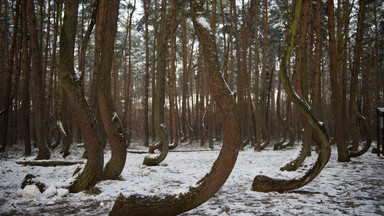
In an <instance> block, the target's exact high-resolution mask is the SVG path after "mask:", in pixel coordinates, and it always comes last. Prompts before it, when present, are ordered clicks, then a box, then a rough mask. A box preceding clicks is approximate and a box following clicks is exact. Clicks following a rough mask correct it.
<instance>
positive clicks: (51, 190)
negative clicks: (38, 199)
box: [43, 185, 57, 198]
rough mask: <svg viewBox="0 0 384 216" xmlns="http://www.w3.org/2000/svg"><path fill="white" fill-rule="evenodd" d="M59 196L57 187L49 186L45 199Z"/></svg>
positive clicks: (45, 192)
mask: <svg viewBox="0 0 384 216" xmlns="http://www.w3.org/2000/svg"><path fill="white" fill-rule="evenodd" d="M56 194H57V189H56V187H55V186H53V185H51V186H49V187H48V188H47V189H46V190H45V191H44V192H43V195H44V197H45V198H51V197H53V196H55V195H56Z"/></svg>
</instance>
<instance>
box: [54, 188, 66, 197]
mask: <svg viewBox="0 0 384 216" xmlns="http://www.w3.org/2000/svg"><path fill="white" fill-rule="evenodd" d="M68 194H69V190H68V189H64V188H60V189H57V197H59V198H61V197H66V196H67V195H68Z"/></svg>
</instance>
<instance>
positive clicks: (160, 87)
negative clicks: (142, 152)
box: [143, 0, 169, 166]
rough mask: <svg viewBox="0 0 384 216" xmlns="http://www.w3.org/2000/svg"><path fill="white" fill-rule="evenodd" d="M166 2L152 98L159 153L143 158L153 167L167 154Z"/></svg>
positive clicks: (162, 17)
mask: <svg viewBox="0 0 384 216" xmlns="http://www.w3.org/2000/svg"><path fill="white" fill-rule="evenodd" d="M166 23H167V21H166V2H165V0H163V1H162V5H161V21H160V25H161V26H160V32H159V39H158V41H157V54H158V57H157V58H158V61H157V74H156V95H155V98H154V105H155V110H154V111H155V113H154V115H155V125H156V129H157V133H158V134H159V136H160V140H161V141H160V142H161V143H160V145H161V153H160V154H159V155H157V156H156V157H145V158H144V161H143V164H144V165H147V166H155V165H158V164H159V163H161V162H162V161H163V160H164V159H165V158H166V156H167V154H168V145H169V141H168V135H167V132H166V128H165V123H164V104H165V73H166V65H167V64H166V60H167V58H166V54H167V50H168V48H167V31H166Z"/></svg>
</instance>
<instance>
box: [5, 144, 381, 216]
mask: <svg viewBox="0 0 384 216" xmlns="http://www.w3.org/2000/svg"><path fill="white" fill-rule="evenodd" d="M197 146H198V145H187V144H183V145H182V146H180V147H178V148H177V149H176V151H175V152H170V153H169V154H168V156H167V158H166V159H165V161H164V162H163V163H162V164H161V165H160V166H156V167H147V166H143V165H142V161H143V159H144V157H145V155H146V154H137V153H128V157H127V163H126V166H125V169H124V171H123V173H122V179H121V180H119V181H103V182H100V183H98V184H97V186H96V187H97V188H98V189H99V190H100V192H101V193H100V194H91V193H86V192H81V193H76V194H72V193H69V194H67V190H66V189H64V188H63V185H65V184H66V181H67V180H68V179H70V178H71V176H72V174H73V172H74V170H75V169H76V167H77V166H79V165H73V166H57V167H38V166H22V165H18V164H16V161H22V160H32V159H33V157H27V158H26V157H20V156H19V155H21V154H22V152H23V151H22V149H21V147H17V146H16V147H15V146H13V147H10V148H9V149H8V151H7V152H6V153H1V154H0V179H1V180H0V215H107V214H108V212H109V210H110V209H111V207H112V205H113V203H114V200H115V198H116V196H117V195H118V194H119V193H124V194H129V193H140V194H152V195H153V194H166V193H179V192H182V191H186V190H187V188H188V187H189V186H190V185H194V184H195V183H196V182H197V181H198V180H200V178H202V177H203V176H204V175H205V174H206V173H207V172H208V171H209V170H210V168H211V166H212V163H213V161H214V160H215V159H216V157H217V156H218V153H219V148H220V145H219V144H217V143H216V144H215V150H209V149H205V148H200V147H197ZM132 148H133V149H134V150H145V149H144V148H142V147H140V146H138V145H133V147H131V149H132ZM332 150H333V152H332V157H331V160H330V161H329V162H328V164H327V166H326V167H325V169H324V170H323V171H322V172H321V174H320V175H319V176H318V177H317V178H316V179H315V180H314V181H313V182H311V183H310V184H308V185H306V186H304V187H302V188H300V189H297V190H294V191H289V192H285V193H276V192H270V193H260V192H253V191H251V190H250V188H251V184H252V181H253V178H254V177H255V175H258V174H263V175H268V176H274V177H281V178H283V177H286V178H288V177H289V178H292V177H294V176H300V175H302V174H303V172H305V170H306V168H308V166H310V165H311V163H313V161H314V160H315V158H316V157H317V155H316V153H314V152H313V156H312V157H311V158H309V159H307V162H306V167H304V168H303V169H302V170H299V171H297V172H293V173H290V172H281V171H279V168H280V167H281V166H283V165H285V164H286V163H287V162H289V161H290V160H291V159H292V158H293V157H294V156H295V155H296V154H297V153H298V150H297V146H296V147H295V148H294V149H289V150H284V151H272V150H271V149H267V150H265V151H262V152H254V151H253V150H252V149H251V148H250V147H248V148H246V150H245V151H242V152H240V154H239V157H238V159H237V162H236V166H235V168H234V170H233V171H232V174H231V176H230V177H229V178H228V180H227V182H226V183H225V184H224V186H223V187H222V188H221V189H220V190H219V192H218V193H216V195H215V196H214V197H212V198H211V199H210V200H208V201H207V202H206V203H205V204H203V205H201V206H200V207H198V208H196V209H193V210H191V211H189V212H186V213H184V214H182V215H384V158H383V157H378V156H377V155H375V154H372V153H366V154H365V155H363V156H362V157H359V158H354V159H352V162H350V163H339V162H337V161H336V156H337V153H336V150H335V149H332ZM81 153H82V148H75V150H73V149H72V154H71V155H70V156H69V157H68V160H73V161H78V160H82V159H81ZM109 157H110V152H109V151H106V153H105V160H106V161H107V160H108V159H109ZM53 159H57V160H58V159H61V157H60V155H59V153H58V152H56V151H55V152H53ZM28 173H30V174H33V175H35V176H37V179H38V180H39V181H41V182H44V183H45V184H46V185H47V186H48V187H49V188H48V189H47V190H46V191H45V192H44V193H43V194H40V192H39V191H38V190H37V188H34V187H33V186H31V187H25V188H24V190H21V189H20V186H21V182H22V181H23V179H24V177H25V176H26V174H28Z"/></svg>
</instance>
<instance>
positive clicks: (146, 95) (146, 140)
mask: <svg viewBox="0 0 384 216" xmlns="http://www.w3.org/2000/svg"><path fill="white" fill-rule="evenodd" d="M143 6H144V17H145V36H144V37H145V78H144V86H145V87H144V146H146V147H148V146H149V124H148V123H149V122H148V121H149V119H148V112H149V105H148V98H149V31H148V16H149V15H148V11H149V9H148V6H147V1H146V0H143Z"/></svg>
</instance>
